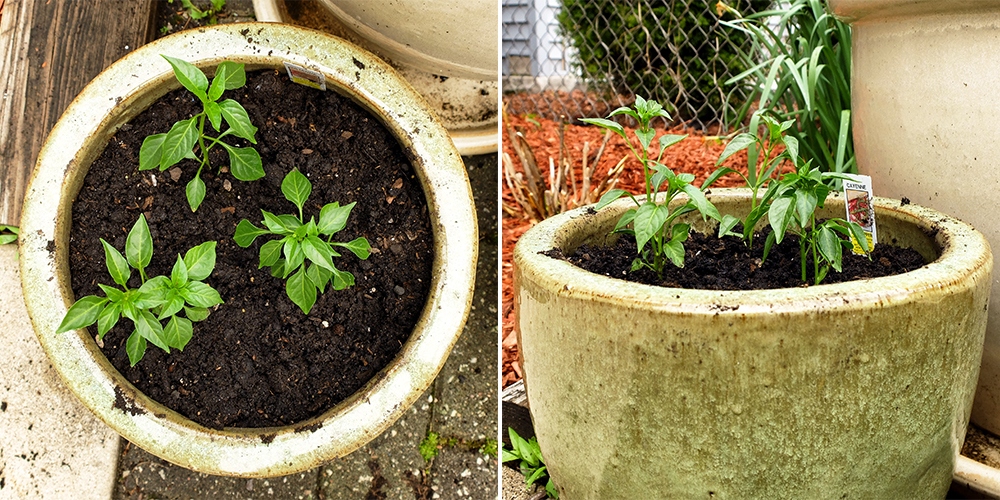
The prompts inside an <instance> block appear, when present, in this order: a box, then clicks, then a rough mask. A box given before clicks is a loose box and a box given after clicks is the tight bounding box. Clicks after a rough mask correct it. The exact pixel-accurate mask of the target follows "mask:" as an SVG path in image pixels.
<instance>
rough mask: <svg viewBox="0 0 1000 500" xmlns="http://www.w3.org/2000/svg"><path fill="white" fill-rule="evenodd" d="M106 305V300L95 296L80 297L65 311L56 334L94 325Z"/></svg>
mask: <svg viewBox="0 0 1000 500" xmlns="http://www.w3.org/2000/svg"><path fill="white" fill-rule="evenodd" d="M107 303H108V299H106V298H104V297H98V296H96V295H87V296H86V297H81V298H80V299H79V300H77V301H76V303H74V304H73V305H72V306H70V308H69V310H68V311H66V317H64V318H63V320H62V322H61V323H59V328H56V333H63V332H68V331H70V330H77V329H80V328H83V327H86V326H90V325H92V324H94V322H95V321H97V318H98V317H99V316H100V314H101V311H103V310H104V304H107Z"/></svg>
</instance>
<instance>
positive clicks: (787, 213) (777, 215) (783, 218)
mask: <svg viewBox="0 0 1000 500" xmlns="http://www.w3.org/2000/svg"><path fill="white" fill-rule="evenodd" d="M767 215H768V217H769V218H770V222H771V229H773V230H774V232H773V233H772V234H774V235H775V238H776V241H777V243H781V240H782V239H783V238H784V237H785V230H787V229H788V223H789V222H791V220H792V199H791V198H790V197H787V196H783V197H781V198H778V199H776V200H774V201H773V202H771V208H769V209H768V211H767Z"/></svg>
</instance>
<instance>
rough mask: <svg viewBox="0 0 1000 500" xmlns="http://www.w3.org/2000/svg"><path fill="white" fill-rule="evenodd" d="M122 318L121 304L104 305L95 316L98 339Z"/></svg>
mask: <svg viewBox="0 0 1000 500" xmlns="http://www.w3.org/2000/svg"><path fill="white" fill-rule="evenodd" d="M121 318H122V306H121V304H115V303H111V304H108V305H107V306H105V307H104V310H102V311H101V314H100V315H98V316H97V338H98V340H100V339H103V338H104V335H105V334H106V333H108V332H109V331H111V329H112V328H114V327H115V325H117V324H118V320H120V319H121Z"/></svg>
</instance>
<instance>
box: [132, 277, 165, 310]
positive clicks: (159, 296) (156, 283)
mask: <svg viewBox="0 0 1000 500" xmlns="http://www.w3.org/2000/svg"><path fill="white" fill-rule="evenodd" d="M170 290H171V287H170V279H169V278H167V277H166V276H153V277H152V278H150V279H149V280H147V281H146V282H145V283H143V284H142V286H141V287H139V294H140V295H142V296H143V297H144V299H145V300H146V301H150V302H153V303H157V304H162V303H164V302H166V301H167V300H169V297H168V296H167V294H168V293H169V292H170Z"/></svg>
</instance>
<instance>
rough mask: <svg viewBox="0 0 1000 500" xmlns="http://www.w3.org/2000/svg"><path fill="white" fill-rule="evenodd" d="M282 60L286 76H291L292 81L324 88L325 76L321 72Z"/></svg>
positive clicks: (315, 87)
mask: <svg viewBox="0 0 1000 500" xmlns="http://www.w3.org/2000/svg"><path fill="white" fill-rule="evenodd" d="M283 62H284V63H285V69H286V70H288V78H291V79H292V81H293V82H295V83H298V84H299V85H305V86H306V87H312V88H314V89H319V90H326V77H325V76H323V73H320V72H319V71H313V70H311V69H307V68H303V67H302V66H299V65H296V64H292V63H290V62H288V61H283Z"/></svg>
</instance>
